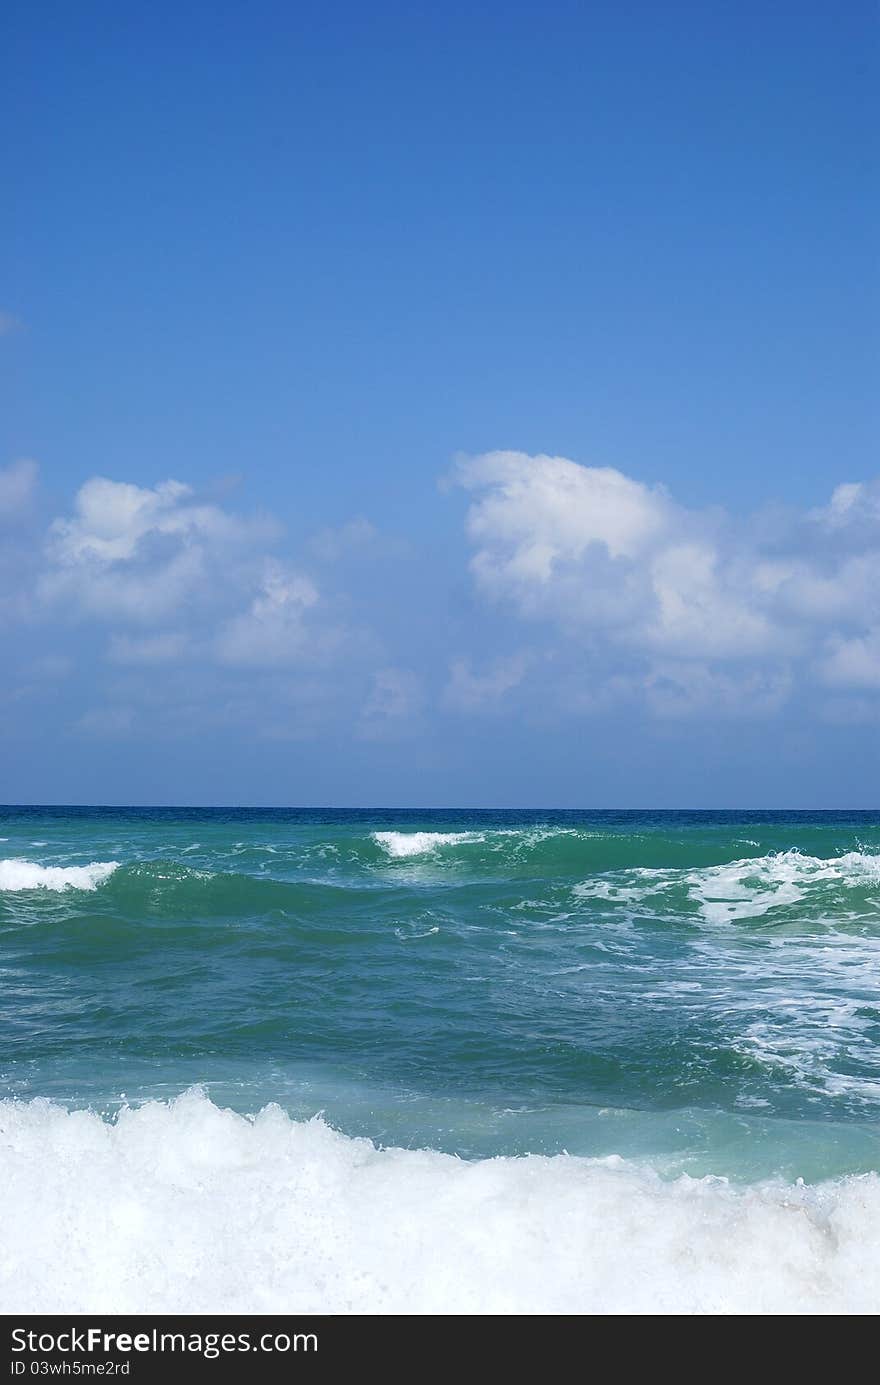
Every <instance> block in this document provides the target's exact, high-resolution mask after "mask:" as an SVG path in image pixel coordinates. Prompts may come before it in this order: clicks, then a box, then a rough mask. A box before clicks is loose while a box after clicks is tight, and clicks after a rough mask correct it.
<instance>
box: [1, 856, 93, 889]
mask: <svg viewBox="0 0 880 1385" xmlns="http://www.w3.org/2000/svg"><path fill="white" fill-rule="evenodd" d="M118 868H119V862H118V861H92V862H91V863H90V864H89V865H87V866H41V865H39V864H38V863H37V862H36V861H20V860H8V859H7V860H2V861H0V890H9V891H14V890H54V891H56V892H60V891H62V890H94V889H96V888H97V887H98V885H101V884H103V882H104V881H105V880H107V879H109V877H110V876H111V875H112V874H113V872H114V871H115V870H118Z"/></svg>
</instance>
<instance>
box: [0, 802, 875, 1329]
mask: <svg viewBox="0 0 880 1385" xmlns="http://www.w3.org/2000/svg"><path fill="white" fill-rule="evenodd" d="M0 986H2V992H0V1098H2V1101H0V1311H2V1312H5V1313H36V1312H47V1311H51V1312H57V1313H61V1312H64V1313H91V1312H96V1311H99V1312H114V1313H116V1312H118V1313H123V1312H130V1313H151V1312H155V1313H159V1312H165V1311H176V1312H184V1313H200V1312H212V1313H226V1312H228V1313H240V1312H244V1313H276V1312H294V1313H312V1312H320V1313H331V1314H385V1313H393V1314H443V1313H449V1314H453V1313H454V1314H561V1313H566V1314H594V1313H598V1314H622V1315H627V1314H659V1313H677V1314H763V1313H772V1314H777V1313H785V1314H816V1313H824V1314H840V1313H875V1312H876V1311H877V1310H878V1308H880V1175H878V1169H880V814H877V813H855V812H853V813H840V812H782V811H780V812H767V811H761V812H757V811H756V812H749V811H743V812H647V811H645V812H642V811H632V812H593V811H590V812H587V811H584V812H568V811H565V812H563V811H547V810H542V811H473V810H460V811H458V810H447V809H444V810H442V811H441V810H436V811H435V810H426V809H418V810H415V809H406V810H386V809H382V810H367V809H356V810H340V811H329V810H324V809H320V810H318V809H314V810H312V809H256V808H213V809H204V808H193V809H185V808H59V807H52V808H47V807H27V808H21V807H10V808H4V809H0Z"/></svg>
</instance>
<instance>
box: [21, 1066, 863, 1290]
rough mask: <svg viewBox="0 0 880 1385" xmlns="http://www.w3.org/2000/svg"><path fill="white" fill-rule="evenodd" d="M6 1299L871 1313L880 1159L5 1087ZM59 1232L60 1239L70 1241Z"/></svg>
mask: <svg viewBox="0 0 880 1385" xmlns="http://www.w3.org/2000/svg"><path fill="white" fill-rule="evenodd" d="M0 1174H2V1176H0V1218H2V1223H3V1227H4V1253H3V1256H2V1257H0V1294H2V1302H3V1308H4V1311H5V1312H7V1313H11V1312H24V1313H27V1312H49V1311H51V1312H54V1313H60V1312H63V1313H85V1312H97V1311H100V1312H103V1313H158V1312H169V1311H173V1312H178V1313H180V1312H183V1313H199V1312H214V1313H217V1312H219V1313H231V1312H245V1313H274V1312H297V1313H309V1312H325V1313H326V1312H330V1313H335V1314H339V1313H355V1314H376V1313H407V1314H418V1313H499V1314H519V1313H528V1314H542V1313H612V1314H613V1313H626V1314H630V1313H637V1314H653V1313H666V1312H676V1313H687V1314H706V1313H711V1314H734V1313H747V1314H763V1313H786V1314H815V1313H820V1314H833V1313H841V1312H847V1313H872V1312H874V1311H876V1307H877V1301H878V1298H877V1296H878V1281H880V1179H878V1177H877V1176H876V1175H875V1174H868V1175H862V1176H857V1177H851V1178H846V1179H841V1180H838V1181H832V1182H826V1183H819V1184H815V1185H805V1184H803V1183H800V1182H799V1183H797V1184H785V1183H781V1182H773V1183H764V1184H758V1185H752V1186H749V1187H742V1186H737V1185H734V1184H731V1183H729V1182H727V1181H726V1180H724V1179H720V1178H699V1179H697V1178H689V1177H681V1178H678V1179H676V1180H674V1181H665V1180H663V1179H662V1178H660V1177H659V1176H658V1175H657V1173H655V1172H653V1171H652V1170H651V1169H650V1168H649V1167H647V1166H646V1165H642V1164H639V1163H635V1162H630V1161H626V1160H623V1159H620V1158H617V1157H612V1158H606V1159H584V1158H572V1157H569V1156H567V1155H562V1156H556V1157H543V1156H538V1155H529V1156H527V1157H523V1158H495V1159H485V1160H481V1161H475V1162H468V1161H465V1160H460V1159H456V1158H453V1157H451V1156H449V1155H445V1154H438V1153H434V1152H431V1151H428V1150H403V1149H378V1148H376V1147H375V1146H374V1145H373V1144H372V1143H370V1142H369V1141H367V1140H363V1139H351V1138H348V1137H347V1136H345V1135H341V1134H339V1133H338V1132H336V1131H334V1130H333V1129H331V1128H330V1127H329V1126H327V1125H326V1124H324V1123H323V1122H322V1121H321V1120H320V1119H314V1120H311V1121H306V1122H296V1121H292V1120H291V1119H289V1118H288V1116H286V1115H285V1114H284V1113H283V1112H282V1111H281V1110H280V1109H279V1108H278V1107H267V1108H265V1109H264V1110H262V1111H261V1112H260V1114H259V1115H258V1116H257V1117H255V1118H253V1119H249V1118H246V1117H242V1116H239V1115H235V1114H233V1113H232V1112H231V1111H227V1110H221V1109H219V1108H218V1107H216V1106H215V1105H213V1104H212V1103H211V1102H210V1101H209V1100H208V1099H207V1097H206V1096H205V1095H204V1094H203V1093H201V1092H200V1091H199V1090H197V1089H193V1090H190V1091H188V1092H186V1093H184V1094H183V1095H182V1096H180V1097H178V1098H177V1099H176V1100H173V1101H171V1102H169V1103H164V1102H149V1103H147V1104H145V1105H144V1106H142V1107H139V1108H137V1109H124V1110H123V1111H122V1112H121V1113H120V1114H119V1116H118V1117H117V1118H116V1119H115V1120H114V1121H112V1122H111V1121H105V1120H102V1119H101V1118H100V1117H99V1116H97V1115H96V1114H94V1113H91V1112H87V1111H73V1112H68V1111H67V1110H65V1109H64V1108H63V1107H60V1106H55V1105H52V1104H50V1103H48V1102H45V1101H42V1100H37V1101H33V1102H29V1103H25V1102H20V1103H16V1102H9V1101H7V1102H3V1103H2V1104H0ZM59 1245H63V1247H64V1254H63V1255H59V1253H58V1249H59Z"/></svg>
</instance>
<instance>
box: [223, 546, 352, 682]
mask: <svg viewBox="0 0 880 1385" xmlns="http://www.w3.org/2000/svg"><path fill="white" fill-rule="evenodd" d="M318 599H319V598H318V591H317V588H316V587H315V585H314V583H313V582H311V581H310V579H309V578H308V577H304V576H302V575H301V574H299V573H296V572H291V571H289V570H288V569H286V568H285V567H284V566H283V565H282V564H281V563H278V562H274V561H270V562H268V563H267V564H266V567H265V571H264V574H263V578H262V581H261V583H260V588H259V591H258V592H257V595H256V596H255V597H254V599H253V601H252V602H251V604H250V607H249V609H248V610H247V611H245V612H243V613H242V614H241V615H237V616H234V617H233V618H232V620H230V621H229V622H227V624H226V625H224V627H223V628H222V629H221V630H220V632H219V634H218V636H217V641H216V651H217V655H218V657H219V658H220V659H221V660H222V661H223V662H224V663H229V664H281V663H289V662H291V661H292V660H296V659H300V658H302V657H303V656H304V655H308V656H309V657H314V655H315V654H317V653H318V652H321V653H326V652H327V650H328V648H329V646H330V645H332V644H333V643H334V642H335V639H336V635H335V633H334V632H332V631H327V630H322V629H320V628H319V629H318V630H317V631H316V630H315V629H314V627H312V626H310V625H309V624H308V622H307V614H308V612H309V611H311V609H312V608H313V607H314V606H316V605H317V604H318Z"/></svg>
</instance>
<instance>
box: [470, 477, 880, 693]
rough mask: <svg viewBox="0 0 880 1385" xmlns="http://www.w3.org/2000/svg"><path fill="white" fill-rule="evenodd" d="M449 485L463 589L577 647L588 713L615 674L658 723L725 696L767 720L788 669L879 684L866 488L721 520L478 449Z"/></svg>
mask: <svg viewBox="0 0 880 1385" xmlns="http://www.w3.org/2000/svg"><path fill="white" fill-rule="evenodd" d="M456 479H457V480H458V482H459V483H460V484H461V485H463V486H464V487H465V488H467V489H468V490H469V491H470V492H471V493H472V495H473V497H474V498H473V500H472V503H471V505H470V509H469V512H468V517H467V529H468V533H469V535H470V537H471V539H472V541H473V543H474V545H475V550H476V551H475V553H474V556H473V559H472V563H471V568H472V572H473V575H474V578H475V581H476V584H477V587H478V589H479V590H480V591H481V592H482V593H483V595H484V596H486V597H487V598H488V599H490V600H491V601H492V602H493V603H502V604H506V605H508V606H509V607H512V608H513V610H515V611H516V612H517V613H518V614H519V615H520V616H522V617H524V618H528V619H531V620H541V621H543V622H545V624H548V625H550V626H553V627H555V628H556V629H557V630H558V631H559V632H561V634H562V635H563V637H564V639H565V641H566V643H567V644H568V645H569V646H578V645H580V646H581V647H582V649H583V650H584V651H585V652H587V651H588V652H589V655H590V660H591V676H592V677H593V679H594V682H595V683H596V684H597V686H594V687H593V688H592V689H591V690H590V691H589V693H588V694H587V696H588V697H589V698H590V699H593V700H594V701H596V702H597V705H598V703H604V702H605V700H606V699H605V698H604V696H603V695H602V694H601V692H600V691H599V688H600V687H601V685H602V684H603V683H608V682H609V680H618V681H617V682H616V683H615V687H616V693H615V695H616V696H620V695H621V693H622V687H621V684H620V682H619V680H620V678H621V677H623V678H624V680H625V685H626V687H627V688H635V689H637V690H638V695H639V696H641V697H643V698H644V699H645V701H646V703H647V705H648V707H649V709H650V710H652V711H654V712H655V713H656V714H658V715H679V714H681V715H684V714H686V713H687V712H688V711H693V712H696V711H698V710H699V708H700V707H701V706H703V705H705V706H706V707H707V708H708V707H709V706H710V705H711V707H712V708H713V709H714V710H715V711H718V710H719V709H722V708H724V707H725V706H728V707H733V706H734V705H735V704H736V703H737V702H738V701H739V702H741V704H742V706H743V708H748V709H750V712H749V714H761V713H763V714H770V713H771V712H773V711H775V710H777V709H778V708H779V706H781V705H782V703H783V702H784V701H785V699H786V697H787V696H788V693H789V690H790V689H791V688H792V687H793V686H794V681H793V676H792V669H795V670H796V671H797V673H798V675H799V677H800V678H801V680H802V681H806V682H809V681H810V680H811V679H812V678H813V677H814V672H815V670H816V668H817V667H819V668H820V676H821V677H822V678H824V680H825V681H828V682H833V683H835V684H837V685H839V686H851V687H859V686H860V687H868V686H878V687H880V638H878V635H877V634H876V631H877V630H880V482H871V483H861V482H860V483H852V484H847V485H843V486H839V487H838V488H837V490H835V492H834V493H833V495H832V497H831V499H830V501H829V503H828V505H827V506H824V507H821V508H818V509H812V510H805V511H802V512H801V513H800V514H794V515H789V516H788V517H787V518H786V519H785V520H784V521H780V520H778V519H777V520H775V521H773V522H771V521H770V519H769V518H766V517H765V518H762V519H761V521H760V522H752V523H736V522H734V521H733V520H731V519H729V518H727V517H725V516H724V515H722V514H719V513H717V512H701V511H697V510H689V509H687V508H685V507H684V506H681V505H678V504H676V503H675V502H674V501H673V500H672V498H671V497H670V496H669V495H668V494H667V493H666V491H665V490H664V489H663V488H661V487H657V486H647V485H644V484H642V483H641V482H638V481H635V480H633V479H632V478H630V477H627V476H624V475H623V474H622V473H620V472H617V471H613V470H610V469H609V468H606V467H587V466H582V465H580V464H578V463H576V462H573V461H569V460H568V459H567V458H563V457H547V456H528V455H527V454H525V453H519V452H495V453H489V454H487V455H485V456H480V457H475V458H470V459H468V458H465V459H462V460H460V461H459V463H458V467H457V477H456ZM633 659H635V660H636V661H637V662H639V661H640V668H639V669H638V670H637V671H636V672H632V671H627V672H624V671H623V670H625V669H626V668H627V665H628V663H631V662H632V660H633ZM736 668H739V669H740V670H742V671H741V672H736V671H735V669H736ZM725 670H727V671H725Z"/></svg>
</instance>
